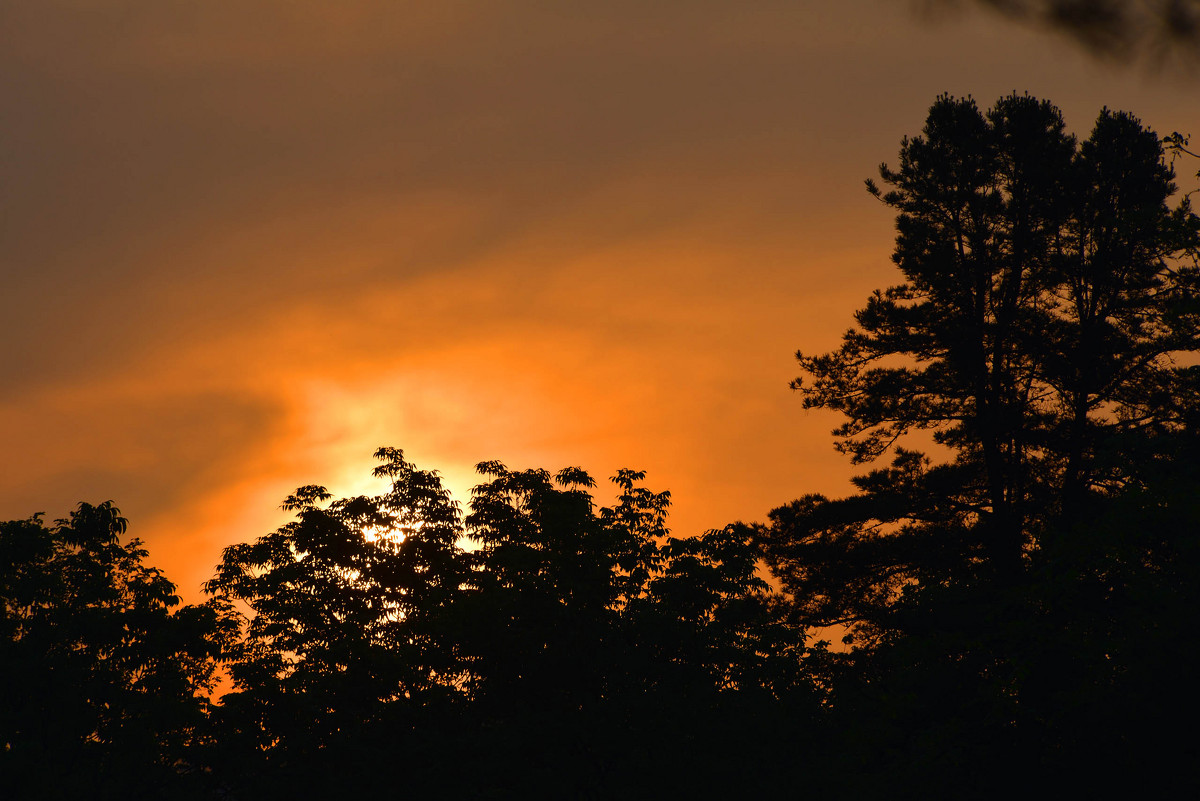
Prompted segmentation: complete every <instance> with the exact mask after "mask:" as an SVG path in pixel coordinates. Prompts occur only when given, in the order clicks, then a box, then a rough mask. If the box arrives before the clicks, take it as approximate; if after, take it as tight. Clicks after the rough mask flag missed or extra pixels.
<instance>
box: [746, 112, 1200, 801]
mask: <svg viewBox="0 0 1200 801" xmlns="http://www.w3.org/2000/svg"><path fill="white" fill-rule="evenodd" d="M881 175H882V179H883V182H884V184H885V185H886V187H887V188H886V190H881V189H880V188H879V187H878V186H877V185H876V184H875V183H874V182H870V181H869V182H868V188H869V189H870V191H871V193H872V194H874V195H875V196H877V197H879V198H880V199H882V200H883V201H884V202H885V203H887V204H888V205H889V206H891V207H893V208H895V209H896V210H897V218H896V224H897V231H898V236H897V240H896V251H895V255H894V256H893V259H894V261H895V262H896V264H897V266H898V267H899V269H900V271H901V273H902V275H903V278H904V281H903V283H901V284H899V285H897V286H895V287H892V288H889V289H887V290H885V291H880V292H876V293H875V294H874V295H873V296H872V297H871V298H870V299H869V301H868V303H867V306H866V307H865V308H864V309H862V310H861V311H859V312H858V313H857V315H856V320H857V323H858V325H857V327H856V328H853V329H851V330H850V331H848V332H847V333H846V335H845V337H844V338H843V344H842V347H841V348H840V349H838V350H837V351H835V352H833V353H830V354H826V355H821V356H815V357H814V356H805V355H803V354H800V363H801V366H802V367H803V368H804V371H805V373H806V375H805V377H804V378H802V379H798V380H797V381H796V382H795V383H794V386H795V387H796V388H797V389H799V390H800V392H801V393H802V394H803V395H804V403H805V406H806V407H819V408H827V409H833V410H837V411H839V412H841V413H843V414H844V415H845V417H846V422H845V424H843V425H842V426H841V427H840V428H838V429H837V431H836V432H835V434H836V435H837V437H838V441H839V447H840V448H841V449H842V450H844V451H845V452H847V453H849V454H850V455H851V456H852V457H853V458H854V460H855V461H856V462H860V463H862V462H871V461H874V460H877V459H879V458H881V457H884V456H885V455H887V454H889V453H890V454H891V457H890V458H891V461H890V464H887V465H885V466H883V467H879V468H876V469H873V470H872V471H870V472H868V473H867V474H866V475H863V476H860V477H859V478H857V479H856V480H855V485H856V486H857V488H858V490H859V493H858V494H857V495H854V496H851V497H849V498H845V499H839V500H829V499H826V498H823V497H819V496H811V495H810V496H806V497H804V498H802V499H800V500H798V501H795V502H793V503H792V504H791V505H789V506H785V507H782V508H780V509H778V510H776V511H775V512H774V513H772V516H771V523H770V525H769V526H767V527H765V528H764V529H763V530H762V532H761V533H762V538H763V543H764V545H765V547H766V548H767V558H768V561H769V563H770V564H771V566H772V568H773V569H774V570H775V571H776V573H777V575H778V576H779V577H780V578H781V580H782V581H783V583H784V586H785V588H786V589H787V590H788V592H789V593H790V594H791V596H792V598H793V600H794V603H795V605H796V609H797V611H798V614H799V615H800V616H801V617H802V618H803V619H804V620H805V621H806V622H807V623H808V624H809V625H811V626H831V625H836V626H842V627H845V630H846V632H847V635H846V639H847V643H848V644H850V645H851V646H852V648H851V650H850V652H849V654H848V655H847V656H846V657H844V659H843V667H844V668H845V672H844V673H843V674H842V675H841V676H840V677H839V678H838V681H839V684H838V691H837V693H836V694H837V696H838V701H837V705H838V707H839V712H840V714H844V715H845V716H846V718H845V720H846V721H847V722H846V724H845V725H844V727H843V728H842V731H843V733H844V734H846V735H848V736H849V735H851V734H853V737H852V741H851V742H850V743H848V744H847V746H846V747H847V749H848V753H863V752H864V751H865V752H866V753H873V754H877V755H878V759H877V760H876V764H877V765H878V766H879V767H880V769H881V770H880V772H868V773H866V774H860V778H861V780H863V781H866V782H868V783H869V782H870V781H878V782H880V785H879V786H878V787H865V788H863V789H864V792H865V791H867V790H879V789H881V788H882V787H883V786H885V785H886V786H894V782H895V781H896V780H897V779H907V780H908V782H909V783H908V785H907V786H912V787H916V786H921V787H924V788H925V790H926V791H928V790H929V789H930V787H931V786H932V785H930V782H937V783H940V785H941V786H943V790H942V791H941V792H946V793H949V792H950V790H951V788H953V787H957V788H960V790H963V791H966V792H969V793H971V794H990V793H1001V792H1003V791H1001V790H1000V789H999V786H998V785H997V784H996V783H997V782H998V781H1000V780H1001V778H1003V777H1006V776H1007V777H1009V778H1012V779H1013V780H1014V781H1017V780H1018V779H1017V778H1016V777H1020V780H1026V779H1028V777H1029V776H1030V775H1031V774H1038V775H1041V774H1042V773H1044V774H1045V775H1046V776H1056V775H1065V774H1066V773H1069V772H1072V771H1078V770H1082V769H1083V768H1082V766H1083V765H1084V763H1085V762H1089V763H1090V762H1091V761H1096V762H1104V761H1107V762H1108V763H1109V764H1110V765H1121V766H1124V768H1125V769H1126V770H1127V771H1128V770H1133V769H1134V766H1135V765H1138V766H1142V767H1144V766H1145V765H1146V764H1148V763H1146V762H1145V761H1144V760H1145V759H1146V758H1147V756H1148V754H1149V753H1150V752H1151V751H1153V750H1154V749H1155V748H1161V749H1164V750H1162V751H1161V754H1162V756H1163V757H1164V758H1167V757H1168V755H1169V758H1174V759H1182V758H1185V756H1186V753H1185V752H1186V751H1187V749H1186V748H1184V750H1183V752H1181V750H1180V748H1181V744H1180V742H1179V741H1174V742H1171V743H1165V742H1161V741H1160V740H1159V739H1155V738H1156V737H1158V734H1157V733H1159V732H1163V731H1166V729H1165V728H1163V727H1161V726H1159V725H1158V724H1159V723H1163V722H1165V718H1164V717H1163V716H1164V715H1165V712H1164V708H1163V707H1162V706H1161V703H1162V700H1163V699H1162V697H1161V696H1160V695H1159V692H1160V691H1161V689H1162V687H1163V686H1164V685H1163V684H1159V685H1158V686H1157V687H1156V686H1154V684H1153V683H1154V682H1155V681H1158V682H1167V685H1169V686H1170V687H1171V688H1172V689H1171V690H1170V691H1169V692H1170V693H1174V694H1176V698H1175V702H1176V703H1177V704H1182V705H1184V706H1185V707H1187V708H1190V709H1194V708H1195V705H1194V703H1193V700H1194V698H1195V692H1194V691H1193V690H1191V689H1190V688H1188V687H1186V686H1185V685H1184V684H1181V683H1180V682H1179V681H1178V680H1177V678H1178V676H1179V675H1181V673H1182V672H1186V666H1188V665H1190V664H1192V662H1191V661H1190V660H1191V658H1192V657H1193V656H1194V653H1193V651H1194V645H1193V643H1194V642H1195V632H1194V625H1195V624H1194V622H1193V621H1194V620H1195V617H1196V613H1197V611H1198V608H1197V606H1196V603H1195V601H1196V598H1195V595H1194V590H1192V589H1191V588H1192V587H1194V586H1195V585H1196V583H1197V581H1200V571H1198V568H1200V563H1198V562H1197V561H1196V548H1195V545H1194V540H1195V536H1196V526H1197V524H1198V523H1200V518H1197V517H1196V511H1197V508H1196V504H1195V501H1194V500H1193V499H1194V497H1195V493H1196V491H1197V490H1200V483H1198V477H1197V476H1196V469H1195V468H1196V465H1197V462H1196V458H1195V457H1196V453H1197V450H1196V446H1197V428H1196V422H1197V414H1198V413H1200V383H1198V382H1200V369H1198V368H1196V367H1193V366H1190V363H1189V361H1188V360H1187V359H1186V358H1185V357H1186V355H1187V354H1189V353H1194V352H1195V351H1197V350H1200V339H1198V334H1200V328H1198V324H1200V303H1198V301H1197V297H1198V296H1197V290H1198V289H1200V287H1198V286H1197V280H1198V271H1197V262H1196V256H1197V252H1198V246H1200V221H1198V220H1197V218H1196V216H1195V215H1194V214H1192V213H1191V210H1190V206H1189V204H1188V202H1187V199H1186V198H1185V199H1184V200H1183V201H1181V202H1180V203H1178V204H1177V205H1176V206H1174V207H1172V206H1171V205H1169V203H1168V199H1169V197H1170V196H1171V194H1172V192H1173V191H1174V186H1173V184H1172V183H1171V180H1172V177H1173V176H1172V173H1171V170H1170V168H1169V167H1168V166H1167V165H1166V164H1165V163H1164V161H1163V145H1162V142H1160V140H1159V139H1158V137H1157V136H1156V135H1155V134H1154V133H1153V132H1151V131H1148V130H1146V129H1145V128H1144V127H1143V126H1142V125H1141V124H1140V123H1139V122H1138V121H1137V120H1136V119H1134V118H1133V117H1131V116H1129V115H1127V114H1120V113H1113V112H1110V111H1107V110H1105V111H1104V112H1102V113H1101V115H1100V118H1099V120H1098V121H1097V123H1096V126H1095V129H1094V130H1093V132H1092V135H1091V136H1090V137H1089V138H1088V139H1087V140H1086V141H1083V142H1078V141H1076V140H1075V138H1074V137H1072V136H1070V135H1069V134H1067V133H1066V131H1065V127H1064V125H1063V122H1062V119H1061V117H1060V115H1059V112H1058V110H1057V109H1055V108H1054V107H1053V106H1051V105H1050V104H1048V103H1045V102H1042V101H1038V100H1036V99H1034V98H1030V97H1027V96H1024V97H1022V96H1016V95H1013V96H1010V97H1006V98H1003V99H1001V100H1000V101H999V102H998V103H997V104H996V105H995V106H994V107H993V108H992V109H991V110H989V111H988V112H987V113H986V114H985V113H982V112H980V111H979V110H978V108H977V107H976V106H975V104H974V103H973V102H972V101H970V100H955V99H952V98H948V97H943V98H940V99H939V100H938V102H937V103H936V104H935V105H934V106H933V108H932V109H931V111H930V114H929V118H928V121H927V123H926V126H925V130H924V132H923V134H922V135H921V136H918V137H915V138H913V139H908V140H905V142H904V143H903V145H902V147H901V152H900V165H899V167H898V168H897V169H895V170H893V169H890V168H888V167H886V166H884V167H882V168H881ZM920 431H924V432H928V433H927V435H926V438H928V437H929V435H931V437H932V443H930V445H929V446H930V448H931V450H930V452H929V453H930V454H932V455H926V454H925V453H921V452H919V451H917V450H915V449H911V448H909V449H906V448H903V447H899V445H900V443H902V442H906V441H910V440H912V439H913V434H914V433H916V432H920ZM1148 630H1149V631H1153V632H1155V633H1154V634H1152V635H1151V634H1147V631H1148ZM1135 643H1136V644H1135ZM1169 643H1174V644H1173V645H1171V644H1169ZM1155 676H1158V679H1157V680H1156V679H1155V678H1154V677H1155ZM1188 705H1190V706H1188ZM1180 708H1183V707H1180ZM1160 718H1162V720H1160ZM863 732H870V733H869V734H865V735H864V734H863ZM1135 732H1137V733H1135ZM1145 732H1152V733H1153V734H1151V735H1147V734H1145ZM1152 744H1153V745H1152ZM1168 745H1170V746H1172V748H1168V747H1167V746H1168ZM884 776H887V777H888V778H887V779H886V781H885V780H884V778H883V777H884ZM1110 789H1111V786H1110ZM935 794H936V793H935Z"/></svg>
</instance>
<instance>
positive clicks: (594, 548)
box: [208, 448, 818, 797]
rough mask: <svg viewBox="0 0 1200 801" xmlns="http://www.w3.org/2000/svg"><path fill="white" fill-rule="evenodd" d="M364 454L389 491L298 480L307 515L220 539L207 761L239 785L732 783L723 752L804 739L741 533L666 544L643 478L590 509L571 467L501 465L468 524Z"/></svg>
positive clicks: (799, 692)
mask: <svg viewBox="0 0 1200 801" xmlns="http://www.w3.org/2000/svg"><path fill="white" fill-rule="evenodd" d="M376 456H377V457H379V458H381V459H382V460H383V461H384V464H383V465H382V466H381V467H380V468H378V469H377V470H376V474H377V475H382V476H386V477H388V478H390V479H391V481H392V488H391V490H390V491H389V492H387V493H385V494H383V495H381V496H379V497H374V498H366V497H357V498H349V499H344V500H337V501H332V502H331V499H330V496H329V494H328V493H327V492H326V491H325V490H324V489H322V488H320V487H305V488H302V489H300V490H298V491H297V492H296V494H295V495H293V496H292V497H290V498H289V499H288V501H287V502H286V503H285V508H289V509H293V510H295V511H296V512H297V516H298V520H297V521H296V522H294V523H290V524H288V525H286V526H284V527H283V528H281V529H279V530H278V531H276V532H274V533H273V534H270V535H267V536H266V537H263V538H260V539H259V540H258V541H256V542H254V543H250V544H242V545H234V546H231V547H230V548H228V549H227V550H226V552H225V556H224V559H223V562H222V564H221V565H220V567H219V568H218V571H217V574H216V576H215V577H214V579H213V580H212V581H211V582H210V583H209V585H208V590H209V591H210V592H212V593H214V595H215V596H216V598H218V599H220V600H221V601H222V602H223V603H226V604H233V603H245V604H247V605H248V607H249V610H248V611H249V615H248V617H247V619H246V621H245V638H244V640H243V641H242V643H241V646H240V650H237V651H236V652H235V653H236V657H235V658H234V659H233V660H232V662H231V665H230V671H231V674H232V678H233V682H234V691H233V692H232V693H230V694H229V695H226V696H225V697H224V699H223V703H222V706H221V707H220V708H219V709H218V710H217V720H218V724H219V725H220V726H221V727H223V728H222V735H221V738H222V748H221V749H220V752H219V755H218V756H217V757H216V758H215V760H214V762H215V763H216V764H217V770H218V773H219V774H220V775H222V776H223V777H226V778H227V781H228V782H229V784H230V785H231V786H233V787H235V788H236V789H237V791H238V792H239V793H245V794H247V795H251V796H254V797H287V796H289V795H291V794H295V793H312V792H314V790H317V789H319V790H320V791H330V792H333V791H338V792H350V791H353V792H374V791H383V790H386V789H387V788H389V787H395V786H397V785H398V784H403V786H404V787H405V789H406V791H407V792H409V793H411V794H414V795H417V796H446V795H452V796H453V795H459V796H461V795H469V796H472V797H513V796H523V795H528V794H529V793H531V792H532V793H535V794H545V793H546V792H547V788H554V794H557V795H565V796H568V797H608V796H611V795H612V794H615V793H622V794H625V795H633V796H639V795H644V794H646V792H647V787H646V786H644V785H642V784H641V782H642V781H643V779H644V777H646V776H648V775H651V774H652V773H657V774H658V775H660V776H668V777H670V780H671V782H672V784H673V785H675V786H676V787H678V788H687V787H693V788H695V789H696V790H697V791H704V792H706V793H707V792H711V791H712V788H713V787H714V786H726V785H728V787H729V789H730V790H731V791H732V790H733V788H734V787H735V786H737V787H743V788H744V787H745V786H746V781H745V779H744V776H742V775H741V774H739V773H737V772H735V771H733V770H730V771H727V772H725V773H718V775H717V777H716V778H714V767H715V766H718V765H722V764H724V765H729V766H734V765H739V766H740V765H745V764H755V763H756V762H759V761H761V759H762V754H761V753H759V752H758V751H759V748H760V745H759V743H760V738H761V737H762V736H763V735H764V734H768V733H774V734H775V735H777V736H776V738H775V743H774V747H776V748H781V747H785V746H786V745H788V744H789V743H794V741H795V737H796V736H798V735H797V734H796V732H797V731H799V730H800V729H803V731H804V732H807V731H808V729H807V728H806V727H798V726H797V720H798V719H800V718H799V716H802V715H808V716H810V717H811V716H812V715H813V714H814V713H815V710H816V707H817V703H818V698H817V693H816V691H815V689H814V687H813V686H812V682H811V681H810V680H809V678H808V675H807V673H806V672H805V671H804V670H803V668H802V660H803V658H804V657H805V655H806V654H807V651H806V650H805V646H804V634H803V631H802V630H801V629H800V628H799V627H798V626H796V625H795V624H794V622H793V621H791V619H790V618H789V617H788V614H789V611H790V610H789V609H787V608H786V607H784V606H783V605H782V604H781V603H780V602H779V599H778V598H777V597H776V596H775V595H774V594H773V593H772V592H771V590H770V588H769V586H768V585H767V584H766V583H765V582H764V581H763V580H762V579H761V578H760V577H759V576H758V575H757V571H756V567H757V558H758V550H757V548H756V547H755V546H754V544H753V543H752V541H751V533H752V532H751V531H750V529H749V528H747V527H745V526H730V527H728V528H726V529H724V530H721V531H715V532H709V533H708V534H705V535H703V536H701V537H697V538H694V539H690V540H677V539H674V538H672V537H670V536H669V533H668V529H667V527H666V512H667V508H668V505H669V496H668V495H667V494H666V493H654V492H650V491H649V490H647V489H645V488H644V487H642V486H640V483H639V482H640V481H641V480H642V478H643V475H642V474H641V473H636V472H633V471H621V472H620V473H619V474H618V475H617V477H616V478H615V479H614V480H615V481H616V483H617V485H618V488H619V490H620V495H619V497H618V502H617V503H616V505H614V506H612V507H604V508H599V509H597V508H596V506H595V504H594V501H593V499H592V496H591V490H592V489H593V488H594V482H593V480H592V479H591V477H590V476H588V475H587V474H586V473H585V472H584V471H582V470H580V469H578V468H568V469H565V470H562V471H560V472H559V473H557V474H556V475H554V476H551V474H550V473H548V472H547V471H544V470H524V471H513V470H509V469H508V468H506V467H505V466H504V465H502V464H500V463H498V462H485V463H482V464H480V465H479V471H480V473H481V474H482V475H483V476H484V478H485V479H486V480H485V481H484V483H482V484H481V485H479V486H478V487H476V488H475V490H474V493H473V497H472V502H471V513H470V514H469V515H468V516H467V517H466V518H465V519H460V517H459V513H458V508H457V506H456V505H455V504H454V503H453V502H452V501H451V499H450V498H449V496H448V494H447V493H446V492H445V490H444V489H443V488H442V487H441V484H440V480H439V479H438V477H437V475H436V474H435V473H432V472H426V471H421V470H418V469H416V468H415V467H414V466H413V465H411V464H410V463H408V462H406V461H405V460H404V458H403V454H402V452H401V451H399V450H396V449H390V448H385V449H381V450H380V451H378V452H377V453H376ZM467 537H469V538H471V539H473V540H474V541H475V543H476V545H477V547H476V548H474V549H466V548H463V547H460V545H461V543H462V542H464V541H465V538H467ZM764 724H766V728H765V729H764ZM736 726H740V727H742V728H743V729H747V731H745V736H744V737H743V738H741V739H740V740H739V741H738V742H737V743H736V744H734V745H730V744H728V743H727V742H726V741H725V740H724V739H723V737H722V734H721V733H722V732H726V733H728V732H729V731H730V730H732V729H733V727H736ZM751 729H753V730H754V731H753V732H752V731H750V730H751ZM788 737H790V738H791V739H790V740H789V739H787V738H788ZM649 742H654V743H656V748H655V749H654V750H653V751H651V750H648V749H647V748H646V747H645V746H644V745H642V744H644V743H649ZM634 743H638V745H635V744H634ZM761 772H762V774H763V775H764V776H765V775H767V774H769V773H770V769H769V768H764V769H763V770H762V771H761ZM735 776H736V777H737V780H736V781H733V780H732V779H733V777H735Z"/></svg>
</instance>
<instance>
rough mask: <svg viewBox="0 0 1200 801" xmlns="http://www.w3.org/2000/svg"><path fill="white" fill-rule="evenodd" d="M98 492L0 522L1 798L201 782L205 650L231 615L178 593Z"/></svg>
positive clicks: (137, 790)
mask: <svg viewBox="0 0 1200 801" xmlns="http://www.w3.org/2000/svg"><path fill="white" fill-rule="evenodd" d="M125 530H126V521H125V519H124V518H123V517H121V515H120V511H119V510H118V509H117V508H116V507H115V506H113V504H112V503H111V502H106V503H102V504H100V505H98V506H92V505H89V504H80V505H79V507H78V508H77V509H76V510H75V511H73V512H71V514H70V517H69V518H67V519H65V520H59V521H57V524H56V525H55V526H54V527H47V526H46V525H45V524H44V523H43V521H42V520H41V518H40V517H36V516H35V517H33V518H30V519H29V520H17V521H9V522H6V523H0V599H2V600H3V606H2V607H0V648H2V649H3V650H2V652H0V683H2V684H3V686H4V688H5V690H4V692H3V694H2V696H0V766H2V769H0V776H2V777H3V778H2V779H0V782H2V783H3V785H2V786H3V788H4V791H5V793H6V794H8V793H11V794H12V795H11V797H13V798H20V797H27V796H26V795H25V793H30V794H32V795H31V796H29V797H54V798H109V797H113V798H128V797H129V796H130V795H140V796H144V797H155V796H159V795H173V796H177V797H179V796H187V795H188V794H189V793H190V792H197V793H198V792H200V791H201V788H200V786H199V785H198V784H197V783H196V782H194V781H191V780H192V779H196V778H198V777H197V776H195V775H193V776H190V777H189V776H188V775H186V774H187V772H188V771H189V769H192V768H195V767H196V763H195V762H194V759H195V754H194V749H195V747H196V746H198V745H201V742H200V740H202V738H203V737H204V732H205V726H204V712H205V711H206V708H207V701H206V697H207V694H208V692H210V691H211V690H212V688H213V682H214V671H215V666H216V658H217V657H218V656H219V655H220V653H221V652H222V650H223V649H224V648H226V647H228V645H229V643H230V641H231V639H232V637H233V636H234V634H235V624H234V623H233V621H232V619H231V618H230V616H229V614H228V610H227V609H225V608H224V607H223V606H222V605H221V604H219V603H217V604H210V605H206V606H199V607H197V606H185V607H182V608H180V609H175V610H174V611H172V610H173V608H174V607H176V606H177V605H178V604H179V599H178V598H177V597H176V596H175V585H174V584H172V583H171V582H169V581H168V580H167V579H166V578H165V577H164V576H163V575H162V574H161V573H160V572H159V571H158V570H157V569H155V568H153V567H149V566H147V565H146V564H144V561H143V560H144V559H145V557H146V555H147V552H146V551H145V550H144V549H142V547H141V544H140V543H139V542H138V541H137V540H131V541H129V542H126V543H124V544H122V543H121V542H120V537H121V536H122V535H123V534H124V533H125Z"/></svg>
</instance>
